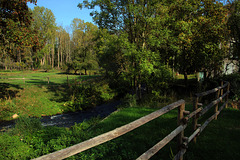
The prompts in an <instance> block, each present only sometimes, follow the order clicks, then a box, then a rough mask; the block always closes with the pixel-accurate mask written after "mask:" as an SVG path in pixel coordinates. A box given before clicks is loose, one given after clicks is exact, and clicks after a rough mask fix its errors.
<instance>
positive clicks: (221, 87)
mask: <svg viewBox="0 0 240 160" xmlns="http://www.w3.org/2000/svg"><path fill="white" fill-rule="evenodd" d="M227 85H228V82H227V83H225V84H224V85H223V86H219V87H217V88H214V89H211V90H209V91H206V92H202V93H196V94H195V95H196V96H197V97H202V96H206V95H208V94H211V93H214V92H217V91H218V90H220V89H223V88H225V87H226V86H227Z"/></svg>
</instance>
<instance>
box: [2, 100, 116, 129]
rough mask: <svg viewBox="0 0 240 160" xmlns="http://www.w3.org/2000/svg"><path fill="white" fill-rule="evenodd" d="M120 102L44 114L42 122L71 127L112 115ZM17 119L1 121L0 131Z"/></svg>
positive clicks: (47, 124)
mask: <svg viewBox="0 0 240 160" xmlns="http://www.w3.org/2000/svg"><path fill="white" fill-rule="evenodd" d="M119 104H120V101H116V102H111V103H107V104H103V105H100V106H96V107H95V108H92V109H89V110H86V111H79V112H74V113H65V114H59V115H53V116H44V117H41V119H40V120H41V122H42V125H43V126H58V127H71V126H73V125H74V124H75V123H81V122H83V121H84V120H89V119H91V118H94V117H97V116H99V117H101V118H105V117H107V116H108V115H110V114H111V113H112V112H114V111H116V110H117V106H118V105H119ZM14 124H15V120H11V121H1V122H0V131H5V130H7V129H8V128H11V127H13V126H14Z"/></svg>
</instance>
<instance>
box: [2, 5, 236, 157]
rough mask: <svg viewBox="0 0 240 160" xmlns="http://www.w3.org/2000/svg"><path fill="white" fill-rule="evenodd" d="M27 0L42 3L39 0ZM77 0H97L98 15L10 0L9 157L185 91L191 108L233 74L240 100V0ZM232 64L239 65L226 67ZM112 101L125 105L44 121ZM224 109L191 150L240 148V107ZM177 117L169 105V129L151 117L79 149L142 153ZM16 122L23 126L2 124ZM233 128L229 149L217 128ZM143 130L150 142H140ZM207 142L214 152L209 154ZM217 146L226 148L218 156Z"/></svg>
mask: <svg viewBox="0 0 240 160" xmlns="http://www.w3.org/2000/svg"><path fill="white" fill-rule="evenodd" d="M28 3H32V4H35V5H36V6H35V7H34V9H30V8H29V7H28V5H27V4H28ZM59 3H61V2H59ZM56 7H57V4H56ZM76 7H78V9H79V12H81V11H82V9H86V8H87V9H90V10H92V12H91V14H90V15H91V16H92V19H93V23H91V22H85V21H84V20H82V19H79V18H78V17H76V18H74V19H73V20H72V22H71V25H70V26H69V27H63V26H61V25H58V24H57V23H56V18H55V15H54V14H53V12H52V11H51V10H50V9H48V8H45V7H40V6H38V5H37V0H10V1H9V0H1V3H0V14H1V18H0V31H1V34H0V57H1V59H0V76H1V78H0V80H1V81H0V159H32V158H37V157H39V156H42V155H44V154H48V153H52V152H54V151H57V150H60V149H63V148H66V147H69V146H71V145H74V144H76V143H79V142H82V141H84V140H87V139H89V138H92V137H94V136H97V135H99V134H102V133H104V132H106V131H109V130H111V129H113V128H116V127H119V126H121V125H123V124H126V123H129V122H131V121H132V120H135V119H137V118H140V117H142V116H145V115H146V114H149V113H150V112H153V111H156V110H157V109H158V108H161V107H163V106H165V105H166V104H169V103H170V102H174V101H176V100H177V99H180V98H181V99H186V108H187V109H189V108H192V100H193V95H194V94H195V93H199V92H202V91H206V90H209V89H213V88H214V87H217V86H219V84H220V82H221V81H228V82H230V91H231V93H230V95H229V99H230V100H231V104H232V106H235V105H237V107H236V108H239V98H240V91H239V87H240V75H239V71H240V63H239V62H240V14H239V13H240V3H239V1H238V0H227V1H222V0H91V1H90V0H84V1H82V2H80V1H79V4H78V6H76ZM226 62H227V63H226ZM230 66H235V67H236V69H235V70H234V71H233V72H232V73H231V74H228V75H227V74H226V73H227V71H228V70H231V68H230ZM201 75H202V76H201ZM214 96H215V95H214ZM214 96H212V97H210V96H209V97H207V98H206V99H203V101H204V102H205V101H209V99H210V98H213V97H214ZM113 102H114V103H116V102H117V103H118V102H119V103H120V105H118V106H117V108H116V109H117V110H118V112H117V113H114V114H112V115H110V117H109V118H106V119H103V118H105V117H99V116H98V117H94V118H92V119H90V120H89V119H88V120H84V121H83V122H82V123H78V124H77V123H75V125H72V126H70V127H69V126H68V127H66V126H65V127H64V126H61V127H57V126H47V127H43V126H42V122H41V121H42V119H44V117H46V116H54V115H61V114H65V113H67V114H68V113H70V114H73V113H76V112H84V111H86V110H89V109H90V110H91V109H93V108H95V107H97V106H100V105H103V104H106V103H110V104H111V103H113ZM229 103H230V102H229ZM114 107H116V106H114ZM223 112H224V113H223V115H224V116H222V117H221V118H223V119H222V120H219V122H215V123H214V124H213V125H212V126H210V127H209V128H210V131H206V136H203V138H202V141H201V142H200V144H199V145H197V146H195V148H194V146H191V147H193V149H192V150H189V153H188V154H187V155H186V157H187V159H197V158H196V157H195V155H198V159H219V157H220V158H223V159H229V158H230V157H231V158H232V159H238V158H239V157H240V156H239V153H238V152H236V153H235V152H234V151H235V149H236V146H238V144H237V143H238V141H234V140H233V139H234V138H236V137H237V136H236V135H239V134H240V133H239V123H237V122H238V121H239V110H233V109H226V110H223ZM14 115H16V116H17V118H16V117H14ZM41 118H42V119H41ZM174 118H176V117H174V116H173V115H172V114H171V113H170V114H169V115H166V116H165V117H164V118H163V119H161V121H160V120H159V119H158V120H157V121H158V123H160V124H161V125H163V126H167V125H166V124H169V126H168V128H167V129H166V130H165V129H162V128H161V129H160V130H158V129H157V128H159V126H158V124H157V123H154V124H153V125H148V126H147V131H144V130H143V131H142V129H140V132H142V133H145V134H149V133H151V136H149V137H148V136H146V135H144V136H143V135H139V136H136V137H135V138H133V139H131V138H130V137H129V135H128V136H127V137H125V138H120V139H118V140H114V141H112V142H108V143H106V144H104V145H102V146H99V147H97V148H96V149H91V150H89V151H87V152H84V153H81V154H78V155H76V156H73V157H70V159H136V157H137V155H139V153H140V152H142V151H144V150H146V148H148V147H149V146H151V145H152V142H153V141H154V140H155V139H156V137H158V136H159V135H160V137H161V136H163V135H164V134H165V133H166V132H170V130H171V129H172V128H173V127H174V126H175V125H176V124H175V122H174V123H171V122H169V123H168V120H172V119H174ZM221 118H219V119H221ZM231 118H233V119H231ZM14 119H15V120H14ZM12 122H13V123H15V127H12V128H10V129H6V128H1V127H2V125H3V124H5V123H6V124H7V123H12ZM222 124H223V125H222ZM219 128H220V129H224V132H221V130H220V129H219ZM229 128H232V129H229ZM237 128H238V129H237ZM228 129H229V130H228ZM213 130H214V131H216V135H212V132H211V131H213ZM130 134H132V135H133V134H134V135H137V133H136V132H133V133H130ZM225 135H228V136H227V138H226V139H222V140H220V141H219V144H218V145H219V146H220V145H222V146H226V142H227V141H231V142H232V146H231V147H229V149H228V150H227V151H226V152H220V153H219V152H218V150H213V148H214V147H215V144H211V143H210V142H209V139H214V140H215V141H214V142H216V141H218V139H215V137H221V136H225ZM146 137H148V138H150V140H149V139H147V138H146ZM209 137H210V138H209ZM138 139H141V140H142V141H143V143H144V144H145V146H142V145H141V144H139V143H135V142H136V141H138ZM123 142H127V144H126V146H125V145H122V143H123ZM214 142H213V143H214ZM208 144H209V145H208ZM203 145H204V146H205V145H207V147H202V146H203ZM219 146H218V149H219V148H220V149H221V147H219ZM215 148H216V147H215ZM198 150H200V152H201V151H202V152H206V153H205V154H203V155H200V154H199V152H197V151H198ZM208 151H212V152H213V154H214V155H218V156H216V157H211V155H212V153H210V152H208ZM173 152H175V150H174V149H172V144H170V145H169V146H167V147H166V149H165V150H164V154H163V155H160V154H158V156H160V157H161V156H163V157H162V158H163V159H169V158H170V159H172V158H173V157H172V156H173ZM103 157H104V158H103ZM106 157H107V158H106ZM231 158H230V159H231ZM153 159H158V158H157V157H154V158H153Z"/></svg>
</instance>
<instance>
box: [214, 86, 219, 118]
mask: <svg viewBox="0 0 240 160" xmlns="http://www.w3.org/2000/svg"><path fill="white" fill-rule="evenodd" d="M219 95H220V90H218V91H217V94H216V99H218V98H219ZM217 112H218V103H217V104H216V106H215V113H217ZM215 120H217V114H216V116H215Z"/></svg>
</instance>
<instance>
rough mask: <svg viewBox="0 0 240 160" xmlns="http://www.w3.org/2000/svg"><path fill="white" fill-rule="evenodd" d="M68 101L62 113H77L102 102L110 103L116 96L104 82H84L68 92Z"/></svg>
mask: <svg viewBox="0 0 240 160" xmlns="http://www.w3.org/2000/svg"><path fill="white" fill-rule="evenodd" d="M69 95H70V96H69V97H70V98H69V101H67V102H66V103H64V105H63V110H64V111H66V112H67V111H72V112H75V111H78V110H84V109H87V108H90V107H95V106H97V105H100V104H102V103H104V102H107V101H110V100H111V99H113V98H114V97H115V96H116V95H117V94H116V92H115V91H114V90H112V89H111V88H110V87H109V85H108V83H107V82H106V81H98V82H88V83H87V82H86V83H84V84H82V85H81V84H80V85H78V84H75V85H73V86H71V88H70V90H69Z"/></svg>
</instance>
